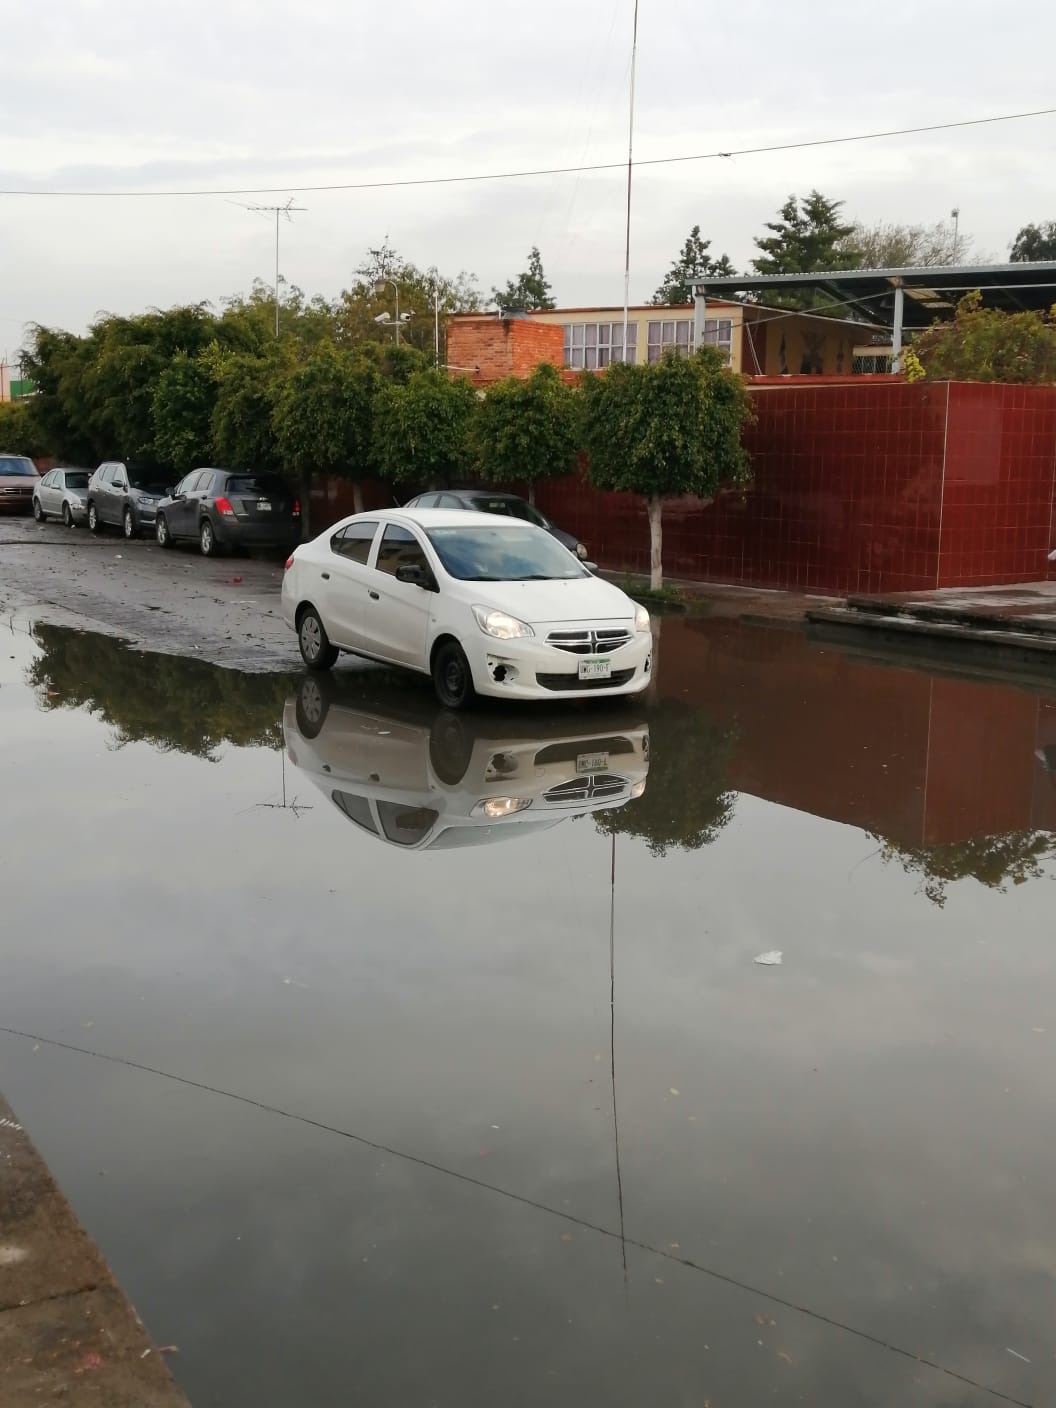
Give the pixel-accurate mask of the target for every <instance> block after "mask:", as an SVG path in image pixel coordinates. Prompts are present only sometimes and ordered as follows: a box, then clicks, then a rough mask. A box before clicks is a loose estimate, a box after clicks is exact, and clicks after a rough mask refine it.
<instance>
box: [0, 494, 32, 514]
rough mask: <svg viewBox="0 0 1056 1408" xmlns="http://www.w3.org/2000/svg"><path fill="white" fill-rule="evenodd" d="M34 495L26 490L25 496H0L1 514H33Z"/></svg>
mask: <svg viewBox="0 0 1056 1408" xmlns="http://www.w3.org/2000/svg"><path fill="white" fill-rule="evenodd" d="M32 512H33V494H32V492H31V491H30V490H28V489H27V490H26V492H25V493H24V494H0V513H32Z"/></svg>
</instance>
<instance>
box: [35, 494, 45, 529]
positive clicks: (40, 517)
mask: <svg viewBox="0 0 1056 1408" xmlns="http://www.w3.org/2000/svg"><path fill="white" fill-rule="evenodd" d="M33 517H34V518H35V519H36V520H37V522H38V523H43V522H44V510H43V509H42V508H41V506H40V500H39V499H38V498H34V500H33Z"/></svg>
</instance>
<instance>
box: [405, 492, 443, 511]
mask: <svg viewBox="0 0 1056 1408" xmlns="http://www.w3.org/2000/svg"><path fill="white" fill-rule="evenodd" d="M439 499H440V495H439V494H419V495H418V497H417V498H416V499H412V500H411V502H410V503H409V504H408V505H407V507H408V508H436V505H437V503H438V502H439Z"/></svg>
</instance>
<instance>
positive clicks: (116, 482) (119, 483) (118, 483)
mask: <svg viewBox="0 0 1056 1408" xmlns="http://www.w3.org/2000/svg"><path fill="white" fill-rule="evenodd" d="M114 488H115V489H127V488H128V485H127V484H126V483H125V481H124V480H123V479H115V480H114Z"/></svg>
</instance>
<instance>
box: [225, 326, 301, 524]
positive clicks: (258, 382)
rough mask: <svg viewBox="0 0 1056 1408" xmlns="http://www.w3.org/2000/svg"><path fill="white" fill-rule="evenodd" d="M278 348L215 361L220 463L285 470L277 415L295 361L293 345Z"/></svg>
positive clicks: (233, 466)
mask: <svg viewBox="0 0 1056 1408" xmlns="http://www.w3.org/2000/svg"><path fill="white" fill-rule="evenodd" d="M273 348H274V350H273V351H272V352H271V353H270V354H266V355H264V356H259V357H257V356H253V355H251V354H249V353H240V352H236V353H231V354H228V355H226V356H220V357H218V358H217V359H216V362H215V376H216V404H215V406H214V407H213V414H212V418H211V425H210V429H211V431H212V441H213V454H214V457H215V458H216V460H217V462H218V463H219V464H224V465H229V466H230V467H231V468H232V469H256V470H262V471H266V470H271V471H272V472H279V473H281V471H282V469H283V463H282V455H281V452H280V450H279V445H278V438H277V436H276V433H275V424H274V416H275V407H276V405H277V403H278V398H279V393H280V390H281V387H282V383H283V382H284V380H285V378H286V377H287V376H288V375H289V373H290V371H291V370H292V359H291V353H290V350H289V349H288V348H284V347H283V346H282V345H281V344H278V345H276V344H273ZM305 507H306V506H305Z"/></svg>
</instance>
